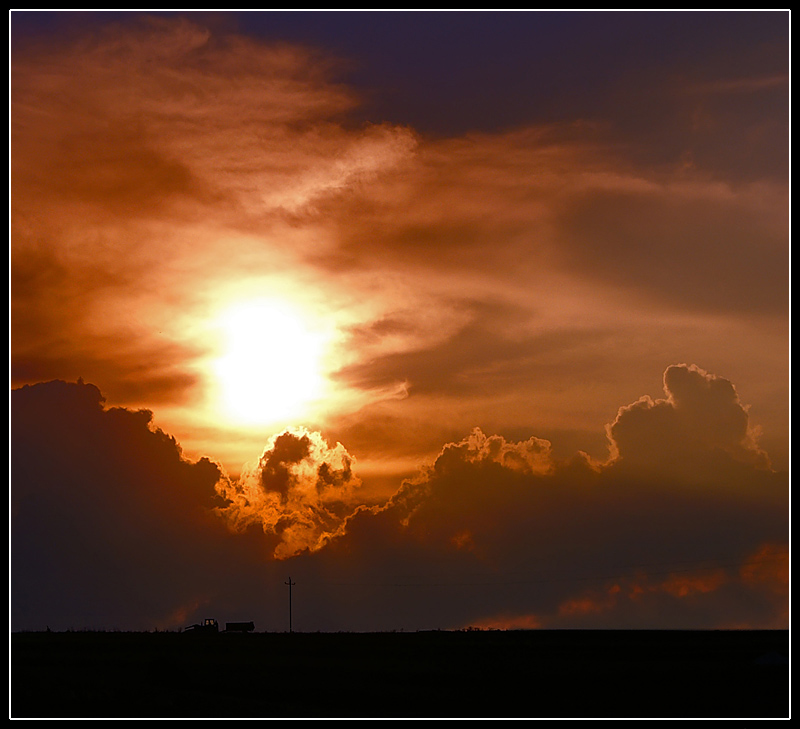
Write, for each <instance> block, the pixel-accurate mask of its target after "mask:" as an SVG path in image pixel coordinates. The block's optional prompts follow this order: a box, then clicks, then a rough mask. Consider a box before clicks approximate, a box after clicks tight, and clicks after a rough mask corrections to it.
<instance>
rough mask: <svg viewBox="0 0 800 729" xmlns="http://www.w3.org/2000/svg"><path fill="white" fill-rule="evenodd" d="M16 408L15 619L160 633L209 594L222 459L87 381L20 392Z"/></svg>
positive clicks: (15, 393) (14, 397)
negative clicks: (107, 402)
mask: <svg viewBox="0 0 800 729" xmlns="http://www.w3.org/2000/svg"><path fill="white" fill-rule="evenodd" d="M10 414H11V422H12V423H13V426H12V429H11V438H10V455H11V484H10V485H11V494H10V503H11V518H10V526H11V560H10V564H11V595H12V600H11V624H12V626H14V627H18V628H24V627H27V626H30V627H38V628H43V627H44V625H42V622H46V624H50V625H52V627H53V628H56V627H61V628H63V627H72V628H84V627H114V626H115V625H119V626H120V627H121V626H124V625H138V626H144V627H147V628H152V627H154V626H159V625H161V626H166V625H170V624H171V623H172V621H173V620H174V619H175V611H176V610H179V609H180V606H182V605H185V604H191V603H193V602H195V601H197V600H198V599H201V598H200V597H199V596H200V595H201V594H202V593H203V592H204V591H205V589H206V588H205V587H204V586H203V577H202V573H203V570H204V569H209V568H210V569H211V570H212V571H213V570H214V568H215V565H216V564H217V559H216V557H215V549H216V548H217V547H219V545H220V541H219V540H220V539H222V538H224V537H225V530H224V528H222V527H221V525H220V524H219V520H218V518H217V517H216V516H215V515H214V509H216V508H218V507H220V506H223V505H224V503H225V502H224V499H223V498H221V497H220V494H219V492H218V489H217V486H218V483H219V482H220V479H222V478H223V474H222V472H221V470H220V468H219V466H217V464H215V463H213V462H212V461H210V460H208V459H206V458H203V459H200V460H198V461H196V462H192V461H189V460H187V459H185V458H184V457H183V455H182V453H181V449H180V447H179V445H178V444H177V442H176V441H175V439H174V438H172V437H171V436H169V435H167V434H166V433H164V432H163V431H161V430H159V429H157V428H155V427H153V425H152V413H150V412H149V411H144V410H140V411H131V410H125V409H120V408H110V409H105V408H104V406H103V397H102V395H101V394H100V392H99V390H98V389H97V388H96V387H95V386H93V385H89V384H84V383H82V382H78V383H67V382H62V381H53V382H49V383H44V384H40V385H35V386H25V387H23V388H21V389H18V390H12V392H11V411H10ZM204 565H205V566H204ZM109 621H111V623H112V624H109ZM117 621H119V622H117Z"/></svg>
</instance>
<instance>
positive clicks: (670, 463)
mask: <svg viewBox="0 0 800 729" xmlns="http://www.w3.org/2000/svg"><path fill="white" fill-rule="evenodd" d="M664 395H665V396H664V397H663V398H659V399H656V400H653V399H651V398H649V397H644V398H642V399H640V400H638V401H637V402H635V403H633V404H631V405H629V406H624V407H621V408H620V409H619V411H618V414H617V417H616V419H615V420H614V421H613V423H612V424H610V425H609V427H608V438H609V456H608V458H607V459H606V460H604V461H597V460H595V459H592V458H591V457H589V456H587V455H586V454H584V453H577V454H575V455H574V456H573V457H572V458H570V459H568V460H566V461H560V460H557V459H555V458H554V457H553V454H552V449H551V444H550V443H549V442H548V441H546V440H544V439H540V438H537V437H531V438H529V439H527V440H524V441H518V442H511V441H508V440H506V439H505V438H503V437H502V436H498V435H491V436H487V435H485V434H484V433H483V432H482V431H481V430H480V429H478V428H475V429H474V430H473V431H472V433H470V434H469V435H467V436H466V437H465V438H464V439H463V440H461V441H459V442H454V443H449V444H446V445H445V446H444V447H443V448H442V450H441V452H440V454H439V456H438V457H437V458H436V459H435V461H433V462H432V463H430V464H429V465H428V466H426V467H424V468H422V469H421V470H420V472H419V473H418V474H417V476H416V477H414V478H412V479H408V480H406V481H405V482H404V483H403V484H402V485H401V486H400V487H399V488H398V490H397V491H396V493H395V494H394V495H393V496H392V497H391V498H390V499H389V500H387V501H386V502H385V503H379V504H374V503H365V502H364V501H363V500H361V499H360V498H359V487H360V481H359V479H358V476H357V463H356V462H355V460H354V459H353V458H352V457H351V456H350V455H349V454H348V453H347V452H346V450H345V449H344V447H343V446H342V444H338V443H337V444H336V446H335V447H330V446H329V445H328V444H327V443H326V442H325V441H324V440H323V439H322V438H321V436H320V435H319V434H318V433H312V432H307V431H295V432H290V431H287V432H284V433H282V434H280V435H277V436H275V437H274V438H272V439H271V441H270V442H269V443H268V444H267V446H266V448H265V450H264V453H263V454H262V456H261V457H260V459H259V460H258V462H257V464H255V465H254V467H253V469H252V471H250V472H247V473H245V474H243V475H242V477H241V478H240V479H239V480H232V479H230V478H229V477H228V476H227V475H226V474H225V472H224V470H223V469H222V467H221V466H219V465H218V464H215V463H213V462H212V461H210V460H208V459H200V460H198V461H194V462H192V461H190V460H188V459H187V458H185V456H184V455H183V454H182V451H181V448H180V445H179V444H178V443H177V441H176V440H175V439H174V438H173V437H171V436H169V435H167V434H166V433H164V432H163V431H161V430H159V429H158V428H155V427H154V426H153V423H152V414H151V413H149V412H147V411H130V410H126V409H124V408H105V407H104V405H103V398H102V395H101V394H100V392H99V390H98V389H97V388H96V387H94V386H93V385H89V384H85V383H82V382H79V383H66V382H58V381H54V382H50V383H44V384H40V385H34V386H25V387H23V388H20V389H16V390H13V391H12V418H13V422H14V428H13V430H12V442H11V446H12V451H11V456H12V477H13V488H12V511H11V529H12V553H11V555H12V591H11V625H12V629H15V630H19V629H43V628H44V627H45V626H49V627H51V628H54V629H57V628H61V629H66V628H75V629H79V628H84V627H95V628H113V627H125V628H129V629H135V628H138V629H142V628H144V629H152V628H153V627H160V628H172V629H175V628H179V627H182V625H183V624H184V623H186V624H188V621H191V620H193V619H196V618H198V617H199V616H200V614H201V613H202V612H203V611H208V610H210V609H214V610H216V611H218V612H219V611H222V612H225V613H226V614H231V613H235V614H236V615H241V614H243V613H246V614H248V615H250V614H257V615H258V618H259V621H258V622H259V623H260V624H261V625H262V628H263V629H269V628H270V627H272V628H273V629H275V628H277V629H280V628H281V627H282V626H281V616H282V615H283V612H284V611H283V610H282V609H281V607H280V606H281V603H280V600H279V598H278V596H282V588H281V584H282V583H281V582H280V576H281V575H283V574H286V573H287V571H288V572H289V573H291V575H292V577H293V579H296V581H297V583H298V584H299V585H301V586H302V587H301V589H302V590H303V594H304V595H305V596H306V597H305V599H306V600H307V601H308V602H309V604H307V606H306V608H305V612H304V614H303V618H302V620H303V621H304V622H305V624H306V629H309V630H318V629H323V630H325V629H352V630H361V629H395V628H407V629H413V628H425V627H427V628H430V627H443V626H445V627H451V628H457V627H465V626H467V625H477V626H484V627H574V628H580V627H583V628H586V627H623V626H624V627H652V628H676V627H705V628H731V627H751V628H774V627H788V539H789V532H788V526H789V525H788V474H787V473H782V472H777V471H775V470H774V469H772V468H771V467H770V464H769V460H768V458H767V455H766V454H765V453H764V452H763V451H762V450H761V449H760V448H759V446H758V443H757V439H756V432H755V430H754V429H753V427H752V426H751V424H750V423H749V420H748V416H747V410H746V408H745V407H744V406H743V405H742V403H741V402H740V401H739V399H738V396H737V394H736V391H735V389H734V387H733V385H732V384H731V383H730V382H729V381H728V380H726V379H724V378H721V377H717V376H714V375H711V374H708V373H706V372H704V371H703V370H701V369H699V368H697V367H695V366H686V365H674V366H670V367H669V368H667V370H666V372H665V374H664ZM489 587H490V588H491V589H487V588H489ZM420 590H422V591H425V592H426V593H429V592H430V591H431V590H434V591H437V597H436V600H435V601H433V602H432V603H431V602H421V601H420V597H419V594H418V593H419V591H420ZM354 591H355V593H356V594H357V595H358V606H357V607H355V606H354V605H353V602H352V601H353V600H354V599H355V598H354ZM265 593H268V594H269V595H270V596H269V597H265ZM276 593H277V594H276ZM465 593H469V595H470V596H469V599H467V600H465V599H464V595H465ZM312 604H313V607H312ZM270 608H271V609H272V610H273V611H275V612H274V614H270V612H271V610H270ZM109 621H110V622H109Z"/></svg>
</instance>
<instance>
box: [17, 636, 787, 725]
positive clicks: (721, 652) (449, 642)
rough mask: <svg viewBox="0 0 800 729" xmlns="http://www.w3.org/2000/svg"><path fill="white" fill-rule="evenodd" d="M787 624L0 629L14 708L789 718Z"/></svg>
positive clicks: (122, 712) (89, 713) (76, 713)
mask: <svg viewBox="0 0 800 729" xmlns="http://www.w3.org/2000/svg"><path fill="white" fill-rule="evenodd" d="M788 657H789V633H788V631H697V632H694V631H539V630H531V631H432V632H417V633H402V632H400V633H250V634H225V633H220V634H217V635H192V634H191V633H177V632H175V633H171V632H155V633H125V632H108V633H106V632H64V633H13V634H12V635H11V707H10V716H11V717H12V718H24V717H32V718H46V717H60V718H75V717H87V718H92V717H107V718H136V717H150V718H153V717H166V718H179V717H185V718H196V717H206V718H225V717H229V718H245V717H263V718H281V717H286V718H294V717H298V718H303V717H307V718H315V717H318V718H346V717H353V718H365V717H375V718H420V717H431V718H448V717H451V718H488V717H499V718H521V717H531V718H546V717H557V718H567V717H575V718H581V717H583V718H589V717H595V718H610V717H620V718H623V717H642V718H688V717H707V718H745V717H754V718H756V717H759V718H775V717H789V666H788Z"/></svg>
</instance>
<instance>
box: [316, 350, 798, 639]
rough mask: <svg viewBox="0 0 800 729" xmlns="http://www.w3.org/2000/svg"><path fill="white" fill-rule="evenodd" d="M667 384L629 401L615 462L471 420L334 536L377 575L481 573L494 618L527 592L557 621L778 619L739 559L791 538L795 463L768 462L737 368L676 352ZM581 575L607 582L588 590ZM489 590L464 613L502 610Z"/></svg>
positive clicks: (333, 548)
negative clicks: (790, 478) (562, 454)
mask: <svg viewBox="0 0 800 729" xmlns="http://www.w3.org/2000/svg"><path fill="white" fill-rule="evenodd" d="M664 382H665V389H666V391H667V394H668V397H667V398H665V399H664V400H659V401H655V402H654V401H652V400H649V399H643V400H640V401H638V402H637V403H634V404H632V405H630V406H627V407H623V408H621V409H620V411H619V414H618V417H617V419H616V420H615V422H614V423H613V424H612V425H611V426H609V429H608V433H609V437H610V444H609V446H610V455H609V457H608V458H607V459H606V460H605V461H599V460H595V459H591V458H589V457H588V456H586V455H584V454H577V455H576V456H574V457H573V458H572V459H569V460H566V461H557V460H555V459H554V458H553V456H552V450H551V447H550V443H549V442H547V441H544V440H542V439H537V438H531V439H529V440H526V441H518V442H512V441H508V440H506V439H504V438H502V437H501V436H497V435H495V436H486V435H485V434H483V433H482V432H481V431H480V430H475V431H474V432H473V433H472V434H471V435H470V436H468V437H467V438H465V439H463V440H462V441H460V442H457V443H452V444H449V445H447V446H445V447H444V449H443V450H442V451H441V453H440V454H439V456H438V457H437V458H436V460H435V461H434V463H433V464H432V465H431V466H430V467H428V468H427V469H426V470H424V471H423V472H422V473H421V474H420V475H419V476H418V477H417V478H415V479H409V480H407V481H406V482H405V483H404V484H403V486H402V487H401V488H400V489H399V490H398V492H397V493H396V494H395V496H394V497H393V498H392V499H391V500H390V501H389V502H388V503H387V504H386V505H385V506H383V507H378V506H373V507H370V508H362V509H360V510H359V511H357V512H356V513H355V514H354V516H352V517H350V518H349V519H348V520H347V522H346V529H345V530H344V531H343V532H342V535H341V536H340V537H339V538H338V539H337V540H333V541H332V542H331V544H330V545H329V546H328V548H327V550H328V551H329V552H330V554H331V555H333V554H336V555H338V556H339V557H340V558H342V559H343V558H344V556H345V555H348V554H353V553H358V554H360V555H361V559H362V561H361V565H362V568H364V569H365V570H366V571H367V573H368V574H370V575H372V579H375V580H376V581H377V580H378V579H379V578H378V575H380V574H382V573H385V571H386V570H387V569H389V571H390V572H391V571H396V572H398V573H400V574H407V573H409V572H410V571H412V570H413V571H414V574H415V575H416V580H417V582H419V583H423V584H430V585H441V586H442V588H443V589H445V588H447V587H448V586H450V588H451V589H452V590H457V589H459V588H458V586H459V585H462V587H463V586H464V585H470V584H471V585H479V584H484V585H485V586H486V589H490V588H491V589H493V590H496V591H497V592H498V593H499V594H501V595H502V596H503V597H502V598H500V600H499V602H502V601H505V602H506V603H507V604H505V605H504V610H502V611H498V612H497V621H498V622H497V623H496V624H501V623H502V624H510V623H509V622H508V621H510V620H512V618H513V612H511V611H509V606H513V605H517V606H518V607H519V612H518V613H517V616H528V618H526V619H531V620H534V619H535V622H536V623H537V624H541V625H545V626H550V627H565V626H573V627H574V626H578V625H584V626H587V627H588V626H594V627H597V626H600V625H615V626H618V627H625V626H626V625H627V626H630V625H633V624H635V625H638V626H641V627H644V626H646V625H648V624H655V623H656V622H657V619H656V617H655V616H656V615H658V614H660V611H663V614H664V615H669V614H672V615H673V616H674V620H673V618H667V619H666V620H667V622H668V623H669V624H670V625H672V626H674V627H678V626H685V625H690V624H692V621H693V620H696V621H699V623H701V624H702V625H704V626H706V627H713V626H714V625H720V624H722V622H723V621H724V619H726V618H725V616H726V615H736V616H737V619H739V620H742V621H745V622H748V623H749V624H759V621H761V622H762V623H763V624H770V625H773V624H774V621H775V620H776V616H780V615H781V614H783V608H782V606H781V602H780V600H774V599H765V600H764V603H763V604H762V605H761V607H760V609H762V610H763V614H753V615H747V610H746V605H747V601H748V600H749V599H750V598H748V597H747V596H746V595H747V594H750V593H753V592H756V593H759V594H761V595H762V596H763V595H764V594H767V593H770V591H771V590H774V586H773V587H770V588H769V589H768V590H767V591H766V593H765V592H764V590H759V589H754V588H755V583H754V582H752V581H751V582H750V583H747V581H746V580H744V579H742V578H740V577H739V576H738V574H737V572H738V570H739V568H740V566H741V565H744V564H746V563H747V562H748V560H750V559H752V555H753V553H755V552H757V550H759V549H760V545H761V544H762V543H765V542H770V541H772V540H775V539H778V540H780V539H784V538H785V537H786V535H787V529H788V512H787V504H788V491H787V488H788V483H787V479H786V474H778V473H775V472H773V471H772V470H771V469H770V468H769V464H768V460H767V459H766V457H765V454H764V453H763V452H762V451H761V450H760V449H759V448H758V446H757V444H756V443H755V441H754V434H753V432H752V430H751V428H750V425H749V423H748V417H747V411H746V409H745V408H744V407H743V406H742V405H741V403H740V402H739V400H738V396H737V395H736V392H735V389H734V388H733V386H732V385H731V383H730V382H729V381H727V380H725V379H724V378H720V377H716V376H714V375H710V374H708V373H706V372H704V371H702V370H701V369H699V368H697V367H695V366H686V365H675V366H671V367H670V368H668V369H667V370H666V372H665V374H664ZM420 552H424V553H425V554H426V555H427V558H426V559H425V560H422V559H420V556H419V553H420ZM325 558H326V557H325V555H324V554H322V555H321V559H325ZM330 559H331V560H332V559H333V557H331V558H330ZM704 560H706V561H708V560H710V564H711V566H710V567H706V566H704V565H701V562H703V561H704ZM326 564H328V562H326ZM387 565H391V567H389V568H387ZM742 569H744V568H743V567H742ZM767 574H769V573H767ZM772 581H773V582H774V580H772ZM587 582H588V583H589V584H592V583H594V584H596V585H597V587H591V588H590V589H587V590H583V589H581V587H580V586H581V584H582V583H587ZM762 587H763V586H762ZM645 593H646V595H647V597H646V599H645V598H644V597H642V595H644V594H645ZM640 598H641V600H640V602H638V603H637V600H639V599H640ZM676 601H677V602H678V603H680V605H677V606H676V605H673V604H672V603H674V602H676ZM491 602H492V601H491V600H488V599H486V600H484V598H483V597H477V598H475V603H474V604H470V606H469V608H465V609H463V611H458V610H457V611H456V613H457V614H459V615H461V619H462V620H463V621H464V622H463V623H462V624H464V625H466V624H476V623H477V622H480V624H482V625H490V624H494V623H492V621H491V620H490V618H491V617H492V612H491V611H492V609H493V608H492V606H491ZM636 605H641V606H642V609H641V610H640V611H639V613H638V614H637V611H636V610H635V607H636ZM448 607H452V606H450V605H449V606H448ZM482 609H483V610H484V611H485V612H483V613H481V610H482ZM476 615H479V616H480V618H481V620H480V621H477V619H476ZM531 616H533V617H531ZM601 616H602V617H601ZM442 617H443V616H442ZM451 619H452V620H456V621H457V620H458V618H457V617H456V614H454V615H453V616H452V618H451ZM519 619H520V620H522V619H523V618H522V617H519ZM650 621H653V622H650ZM715 621H716V622H715ZM451 624H452V623H451Z"/></svg>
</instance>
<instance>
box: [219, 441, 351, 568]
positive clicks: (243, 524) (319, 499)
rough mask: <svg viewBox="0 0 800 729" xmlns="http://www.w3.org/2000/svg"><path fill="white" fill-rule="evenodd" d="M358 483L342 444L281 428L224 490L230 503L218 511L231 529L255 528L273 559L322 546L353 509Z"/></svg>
mask: <svg viewBox="0 0 800 729" xmlns="http://www.w3.org/2000/svg"><path fill="white" fill-rule="evenodd" d="M360 485H361V481H360V480H359V479H358V477H357V476H356V475H355V473H354V472H353V458H352V456H350V454H349V453H347V451H346V450H345V448H344V447H343V446H342V444H341V443H337V444H336V446H335V447H334V448H331V447H330V446H329V445H328V444H327V443H326V442H325V440H324V439H323V438H322V436H321V435H320V434H319V433H315V432H308V431H297V432H293V431H286V432H283V433H281V434H280V435H277V436H274V437H273V438H272V439H271V441H270V443H269V444H268V445H267V448H266V449H265V451H264V453H263V454H262V456H261V458H260V459H259V461H258V463H257V464H255V466H252V467H250V468H247V469H245V470H244V472H243V473H242V474H241V476H240V477H239V479H238V480H237V482H236V483H235V484H231V485H230V487H229V488H228V489H227V490H226V491H225V494H226V496H227V498H228V499H229V500H230V503H229V504H228V505H227V506H226V507H225V508H224V509H222V510H220V514H221V515H222V516H223V518H225V519H226V521H228V523H229V524H230V525H231V527H232V528H233V529H234V530H236V531H242V530H246V529H248V528H250V527H252V526H254V525H255V526H258V527H260V528H261V529H262V530H263V532H264V533H265V534H266V535H267V536H268V539H269V541H270V543H271V544H270V548H271V549H272V550H273V551H272V554H273V555H274V556H275V557H277V558H286V557H291V556H293V555H295V554H297V553H299V552H301V551H304V550H311V551H316V550H317V549H319V548H321V547H322V546H323V545H324V544H325V541H326V540H327V539H328V538H329V537H330V535H331V534H332V533H335V532H336V531H337V529H338V528H339V527H340V526H341V523H342V521H343V519H344V517H345V516H347V515H349V514H350V513H351V512H352V511H353V508H354V505H355V504H356V503H357V502H356V499H357V498H358V488H359V486H360ZM272 543H274V546H273V544H272Z"/></svg>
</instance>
